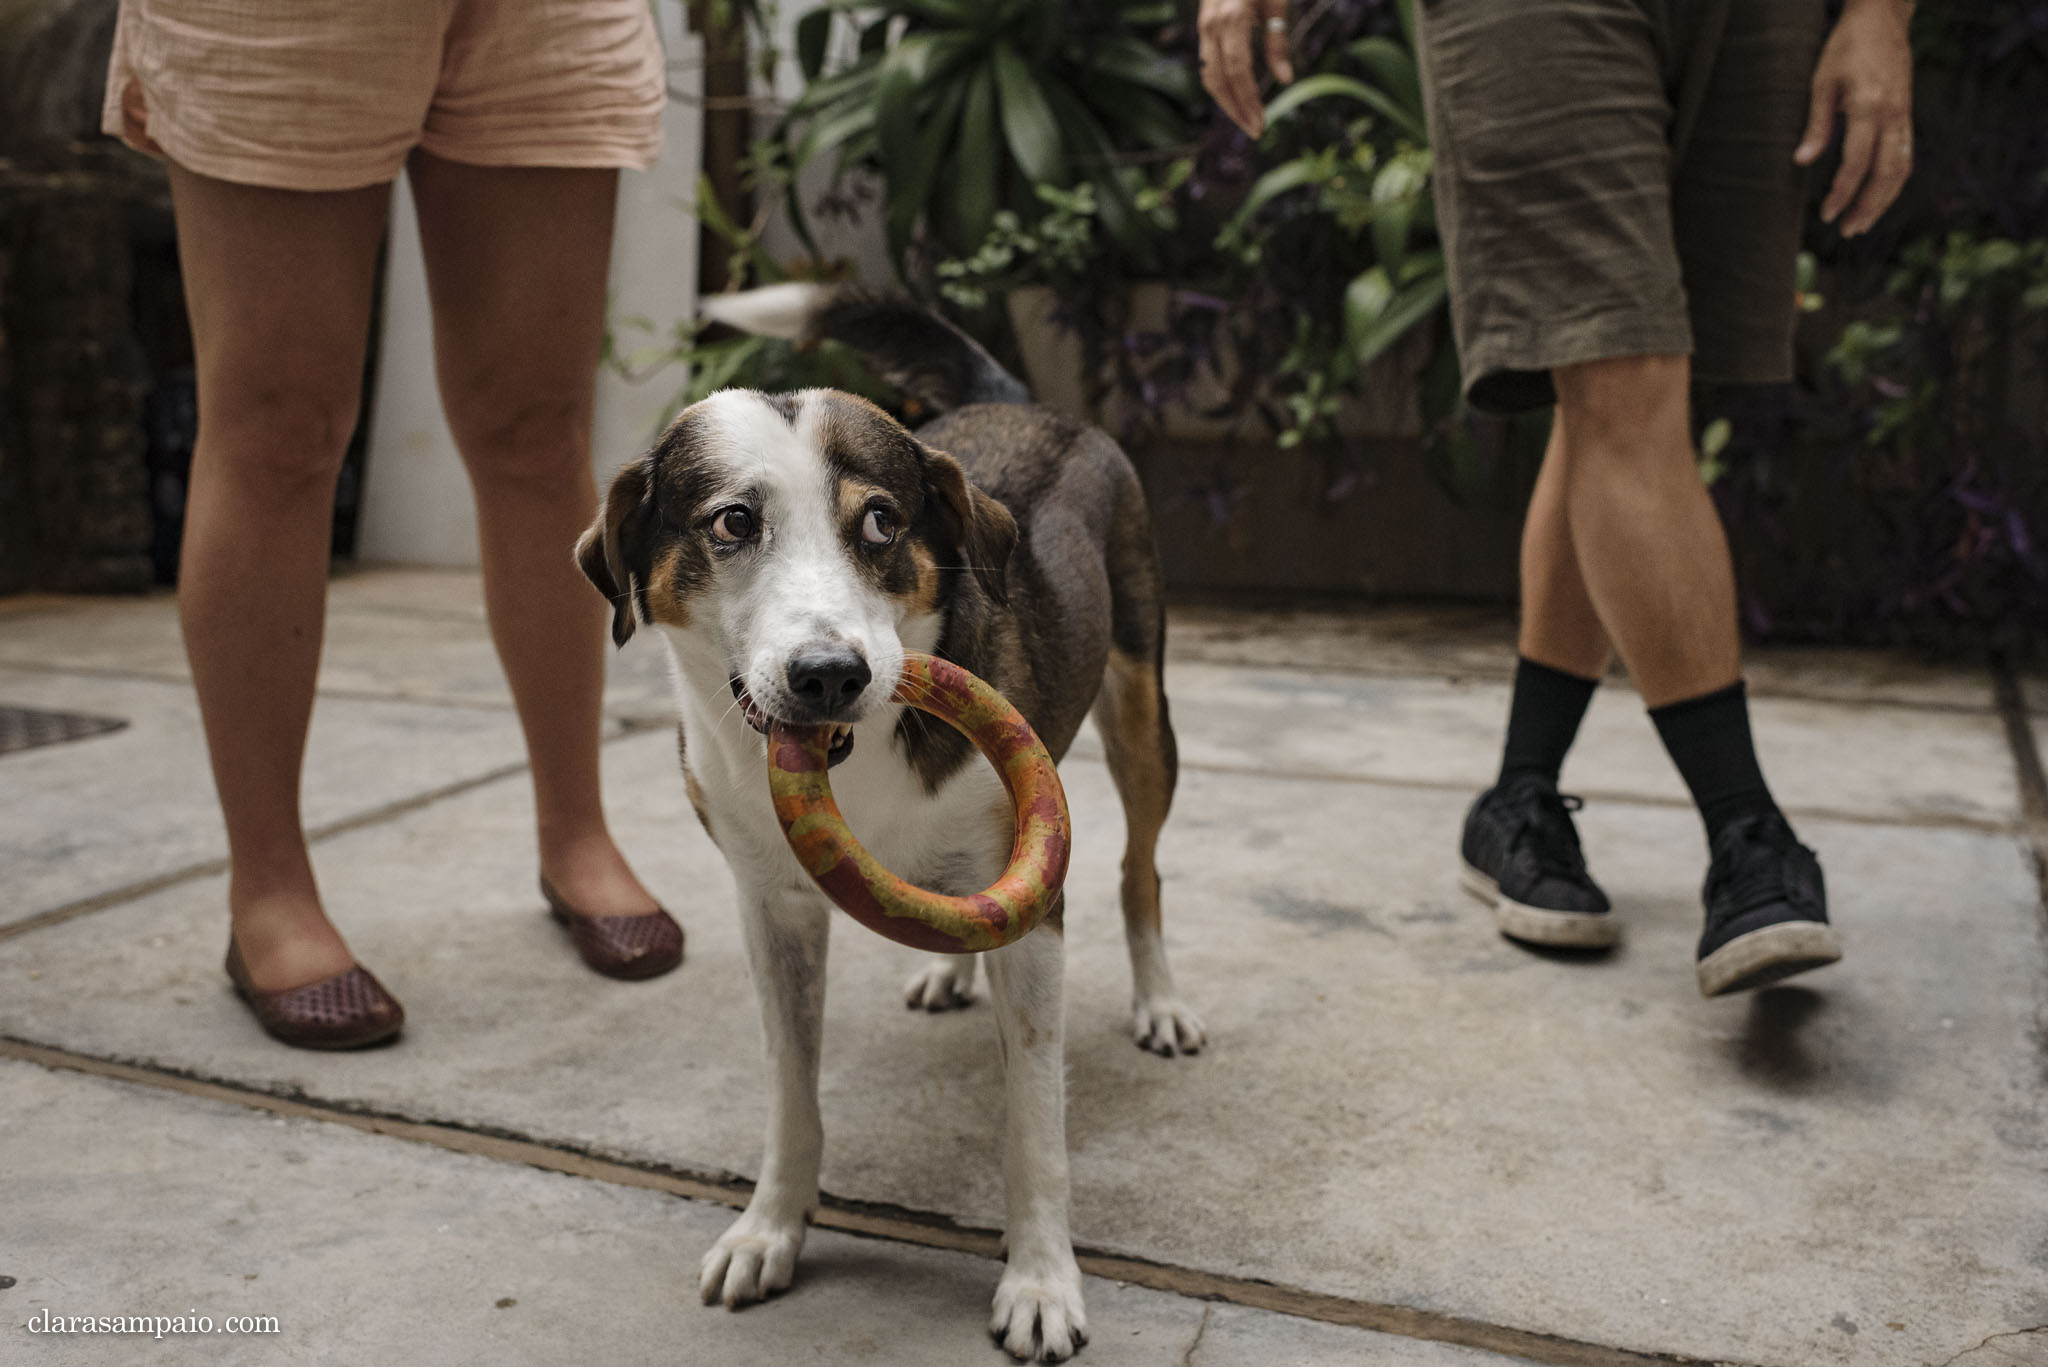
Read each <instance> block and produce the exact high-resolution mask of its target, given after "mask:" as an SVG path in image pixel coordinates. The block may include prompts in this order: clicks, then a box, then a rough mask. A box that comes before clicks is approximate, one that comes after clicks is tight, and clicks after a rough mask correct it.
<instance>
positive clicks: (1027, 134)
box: [993, 42, 1069, 185]
mask: <svg viewBox="0 0 2048 1367" xmlns="http://www.w3.org/2000/svg"><path fill="white" fill-rule="evenodd" d="M993 61H994V63H995V73H996V93H997V95H998V96H999V97H1000V101H999V102H1000V104H1001V105H1002V119H1003V136H1004V138H1006V139H1007V140H1008V142H1009V144H1010V154H1011V155H1012V156H1014V157H1016V159H1017V164H1018V165H1019V166H1020V167H1022V168H1023V169H1024V174H1025V175H1026V176H1028V177H1030V178H1031V179H1032V180H1034V181H1037V182H1040V183H1042V184H1046V185H1065V184H1066V183H1067V182H1068V179H1069V173H1068V170H1067V158H1066V153H1065V151H1064V150H1063V148H1062V147H1061V143H1060V124H1059V120H1058V119H1056V118H1054V117H1053V113H1052V109H1051V107H1050V106H1049V105H1047V103H1046V96H1045V92H1044V91H1043V90H1042V89H1040V87H1039V84H1038V82H1037V81H1036V80H1034V79H1033V78H1032V75H1031V69H1030V68H1029V67H1028V66H1026V65H1025V64H1024V59H1023V58H1022V57H1020V56H1018V55H1017V49H1016V48H1014V47H1012V46H1011V45H1010V44H1009V43H1007V42H1001V43H997V44H996V46H995V52H994V55H993Z"/></svg>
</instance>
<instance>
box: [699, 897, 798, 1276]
mask: <svg viewBox="0 0 2048 1367" xmlns="http://www.w3.org/2000/svg"><path fill="white" fill-rule="evenodd" d="M828 910H829V908H828V907H827V906H826V903H825V901H824V899H823V898H822V897H819V896H817V895H816V894H815V893H810V892H802V893H797V892H790V893H782V892H760V891H756V890H746V889H743V890H742V893H741V912H740V920H741V922H742V924H743V925H744V927H745V930H746V939H747V962H748V966H749V967H750V968H751V969H752V972H753V979H754V991H755V993H756V995H757V996H759V998H760V1001H761V1024H762V1033H763V1036H764V1043H765V1044H766V1046H767V1054H768V1062H769V1066H770V1069H771V1071H772V1072H773V1073H774V1086H775V1092H774V1095H773V1096H772V1097H771V1098H770V1100H769V1104H768V1138H767V1142H766V1144H765V1146H764V1148H763V1151H762V1155H761V1180H760V1181H759V1182H758V1183H756V1184H755V1186H754V1196H753V1199H752V1200H750V1201H748V1202H747V1208H746V1211H745V1212H744V1213H743V1214H741V1216H740V1218H739V1219H737V1220H735V1221H734V1222H733V1224H732V1227H731V1228H729V1229H727V1230H726V1232H725V1233H724V1235H723V1236H721V1237H720V1239H719V1240H718V1242H717V1243H716V1244H715V1245H713V1246H712V1249H711V1251H710V1252H709V1253H707V1254H705V1255H704V1262H703V1264H702V1266H701V1267H700V1268H699V1270H698V1279H697V1289H698V1291H699V1292H700V1293H701V1294H702V1295H703V1297H704V1303H705V1304H706V1305H709V1304H711V1303H713V1302H715V1301H724V1302H725V1304H726V1305H727V1306H729V1307H730V1306H737V1305H740V1304H743V1303H745V1302H747V1301H757V1300H760V1299H761V1298H762V1297H764V1296H767V1295H769V1294H770V1293H771V1292H775V1291H780V1290H782V1289H783V1288H784V1287H786V1286H788V1285H789V1282H790V1278H791V1277H792V1276H793V1275H794V1274H795V1272H796V1258H797V1254H798V1253H799V1252H801V1251H802V1249H803V1246H804V1226H805V1224H806V1222H807V1221H808V1220H809V1218H810V1212H811V1207H813V1206H814V1205H816V1204H817V1201H818V1164H819V1162H820V1160H821V1158H822V1157H823V1151H824V1144H825V1129H824V1124H823V1122H822V1121H821V1120H820V1119H819V1116H818V1037H819V1035H820V1033H821V1031H822V1030H823V1027H824V1020H825V945H826V937H827V932H828V929H829V927H830V921H829V919H828V916H827V912H828Z"/></svg>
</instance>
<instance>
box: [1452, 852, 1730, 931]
mask: <svg viewBox="0 0 2048 1367" xmlns="http://www.w3.org/2000/svg"><path fill="white" fill-rule="evenodd" d="M1458 885H1459V886H1460V887H1462V888H1464V889H1465V891H1467V892H1469V893H1471V894H1472V895H1473V896H1474V897H1476V898H1478V899H1479V900H1480V901H1482V902H1484V903H1486V905H1488V906H1490V907H1492V908H1493V923H1494V925H1496V926H1498V927H1499V928H1500V933H1501V934H1503V935H1505V936H1507V937H1508V938H1509V939H1510V940H1520V941H1521V942H1522V943H1524V944H1531V945H1548V946H1551V947H1552V948H1556V949H1605V948H1607V947H1608V946H1609V945H1611V944H1613V943H1614V942H1615V941H1616V940H1618V939H1620V938H1621V929H1620V927H1619V926H1617V925H1615V923H1614V915H1613V913H1611V912H1608V913H1596V912H1585V911H1550V910H1547V909H1545V908H1543V907H1532V906H1528V905H1526V904H1524V903H1521V902H1517V901H1515V900H1514V899H1513V898H1509V897H1503V896H1501V891H1500V884H1498V883H1496V882H1494V881H1493V879H1491V878H1488V877H1487V876H1486V875H1485V874H1484V873H1481V872H1480V871H1479V870H1478V869H1475V868H1473V867H1472V866H1471V865H1470V864H1466V863H1463V862H1462V861H1461V862H1460V866H1459V869H1458ZM1743 938H1745V939H1747V938H1748V937H1747V936H1745V937H1743Z"/></svg>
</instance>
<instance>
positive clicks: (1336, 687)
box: [1076, 659, 2019, 826]
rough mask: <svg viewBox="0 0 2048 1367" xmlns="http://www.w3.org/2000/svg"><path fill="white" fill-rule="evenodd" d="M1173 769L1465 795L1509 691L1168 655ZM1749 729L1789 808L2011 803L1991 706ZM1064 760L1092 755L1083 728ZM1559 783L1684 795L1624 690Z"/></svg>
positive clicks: (1860, 812)
mask: <svg viewBox="0 0 2048 1367" xmlns="http://www.w3.org/2000/svg"><path fill="white" fill-rule="evenodd" d="M1166 688H1167V695H1168V697H1169V698H1170V699H1171V700H1172V704H1173V721H1174V730H1175V732H1176V734H1177V735H1178V736H1179V739H1180V753H1181V759H1182V762H1183V763H1186V764H1202V765H1217V766H1223V767H1228V768H1232V769H1244V770H1257V771H1266V772H1274V773H1286V774H1305V775H1325V776H1330V777H1341V778H1371V779H1379V780H1392V781H1396V782H1403V783H1417V784H1438V785H1447V786H1450V787H1453V788H1457V789H1461V790H1469V791H1471V792H1477V791H1478V790H1479V789H1480V788H1482V787H1484V786H1485V785H1486V784H1488V783H1490V782H1491V781H1492V780H1493V777H1494V775H1495V773H1496V772H1497V771H1498V770H1499V768H1500V742H1501V735H1502V733H1503V731H1504V730H1505V728H1506V725H1507V713H1508V698H1509V692H1510V689H1509V686H1508V685H1507V684H1506V683H1505V682H1502V681H1495V680H1482V679H1456V680H1445V679H1432V678H1407V677H1404V678H1388V677H1378V676H1373V675H1360V674H1348V673H1338V672H1332V671H1315V670H1300V669H1276V668H1253V667H1249V666H1239V665H1219V664H1212V663H1208V662H1205V661H1199V660H1190V659H1175V660H1173V661H1172V662H1170V663H1169V665H1168V668H1167V675H1166ZM1750 714H1751V724H1752V726H1753V728H1754V730H1755V733H1756V737H1757V746H1758V749H1759V752H1760V753H1761V755H1762V757H1763V765H1764V771H1765V774H1766V776H1767V777H1768V778H1769V779H1770V782H1771V784H1772V787H1773V789H1774V790H1775V791H1776V793H1777V795H1778V798H1779V800H1780V801H1781V802H1783V803H1784V804H1785V805H1786V806H1787V807H1788V808H1792V809H1794V810H1806V811H1818V812H1827V813H1834V814H1839V815H1849V816H1858V817H1864V818H1868V819H1874V820H1902V821H1925V820H1934V821H1964V822H1975V823H1982V824H1988V825H1995V826H2002V825H2007V824H2010V823H2011V822H2012V821H2014V820H2015V819H2016V818H2017V816H2018V811H2019V796H2018V790H2017V787H2016V779H2015V774H2014V769H2013V764H2012V755H2011V751H2010V750H2009V749H2008V746H2007V739H2006V734H2005V727H2004V723H2003V722H2001V721H2000V719H1999V718H1998V717H1997V716H1996V715H1995V714H1994V713H1991V712H1980V711H1966V710H1952V709H1923V708H1913V707H1904V706H1896V705H1891V704H1868V705H1858V706H1844V705H1840V704H1833V703H1826V702H1819V701H1814V700H1810V699H1804V698H1782V697H1779V698H1774V697H1760V698H1757V699H1755V700H1754V701H1753V702H1752V703H1751V707H1750ZM1076 753H1077V754H1083V755H1090V756H1094V755H1099V754H1100V753H1101V749H1100V745H1099V743H1098V742H1097V741H1096V739H1095V737H1094V734H1093V732H1092V731H1090V732H1084V734H1083V736H1082V739H1081V740H1080V742H1079V743H1078V744H1077V746H1076ZM1564 782H1565V786H1566V787H1567V789H1570V790H1576V791H1584V792H1586V793H1589V794H1593V795H1602V796H1626V797H1647V798H1654V799H1659V800H1662V801H1666V802H1682V801H1685V800H1686V794H1685V787H1684V785H1683V783H1682V782H1681V781H1680V779H1679V777H1678V773H1677V771H1676V770H1675V769H1674V768H1673V767H1672V765H1671V761H1670V759H1669V757H1668V756H1666V755H1665V753H1664V750H1663V747H1662V746H1661V745H1660V744H1659V743H1658V742H1657V739H1656V730H1655V728H1654V727H1653V725H1652V724H1651V722H1650V720H1649V719H1648V717H1647V716H1646V715H1645V714H1644V712H1643V706H1642V702H1641V700H1640V699H1639V698H1638V697H1637V695H1636V694H1635V693H1634V692H1633V691H1632V690H1630V689H1627V688H1620V687H1606V688H1602V689H1600V690H1599V691H1598V693H1597V694H1595V696H1594V700H1593V705H1592V707H1591V708H1590V709H1589V710H1588V713H1587V717H1586V720H1585V723H1584V725H1583V726H1582V727H1581V728H1580V732H1579V739H1578V741H1577V743H1576V744H1575V745H1574V746H1573V747H1572V753H1571V756H1570V758H1569V759H1568V760H1567V761H1566V764H1565V771H1564Z"/></svg>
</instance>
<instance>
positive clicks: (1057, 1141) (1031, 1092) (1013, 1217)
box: [988, 906, 1088, 1362]
mask: <svg viewBox="0 0 2048 1367" xmlns="http://www.w3.org/2000/svg"><path fill="white" fill-rule="evenodd" d="M1065 952H1066V945H1065V942H1064V935H1063V933H1062V927H1061V924H1060V908H1059V907H1058V906H1055V907H1054V908H1053V910H1052V911H1051V913H1050V914H1049V915H1048V916H1047V917H1046V919H1045V921H1044V922H1043V923H1042V924H1041V925H1040V926H1039V927H1038V929H1036V930H1034V931H1032V932H1031V933H1030V934H1029V935H1026V936H1025V937H1024V938H1023V939H1021V940H1019V941H1017V942H1016V943H1015V944H1013V945H1006V946H1004V947H1003V948H1002V949H997V950H991V951H990V952H989V955H988V986H989V999H990V1001H991V1002H992V1003H993V1005H994V1007H995V1016H996V1029H997V1030H998V1031H999V1032H1000V1035H1001V1039H1002V1047H1003V1096H1004V1103H1005V1105H1004V1110H1005V1120H1004V1131H1003V1185H1004V1195H1005V1198H1006V1200H1005V1203H1006V1206H1007V1208H1008V1216H1009V1218H1008V1221H1007V1225H1006V1229H1005V1237H1004V1243H1005V1245H1006V1248H1007V1253H1006V1261H1007V1266H1006V1267H1005V1268H1004V1269H1003V1277H1002V1280H1001V1281H1000V1282H999V1283H998V1284H997V1286H996V1300H995V1311H994V1314H993V1316H992V1317H991V1318H990V1320H989V1332H990V1333H991V1334H994V1335H995V1337H996V1339H997V1341H998V1342H1000V1343H1001V1344H1002V1345H1003V1347H1004V1348H1005V1349H1007V1350H1009V1352H1010V1354H1011V1356H1013V1357H1017V1358H1027V1359H1036V1360H1037V1361H1040V1362H1059V1361H1062V1360H1063V1359H1065V1358H1067V1357H1069V1356H1071V1355H1072V1354H1073V1352H1074V1350H1075V1349H1076V1348H1079V1347H1080V1346H1081V1345H1082V1344H1083V1343H1085V1342H1087V1340H1088V1317H1087V1313H1086V1311H1085V1310H1084V1308H1083V1306H1082V1304H1081V1269H1080V1266H1079V1265H1078V1264H1077V1263H1076V1262H1075V1261H1074V1245H1073V1239H1072V1236H1071V1235H1070V1233H1069V1232H1068V1228H1067V1200H1068V1179H1067V1096H1066V1059H1065V1045H1064V1043H1063V1036H1062V1029H1061V1017H1062V1015H1063V1014H1064V1012H1063V1010H1062V1003H1061V996H1060V994H1061V990H1062V988H1061V979H1062V976H1063V973H1064V964H1063V957H1064V955H1065Z"/></svg>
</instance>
